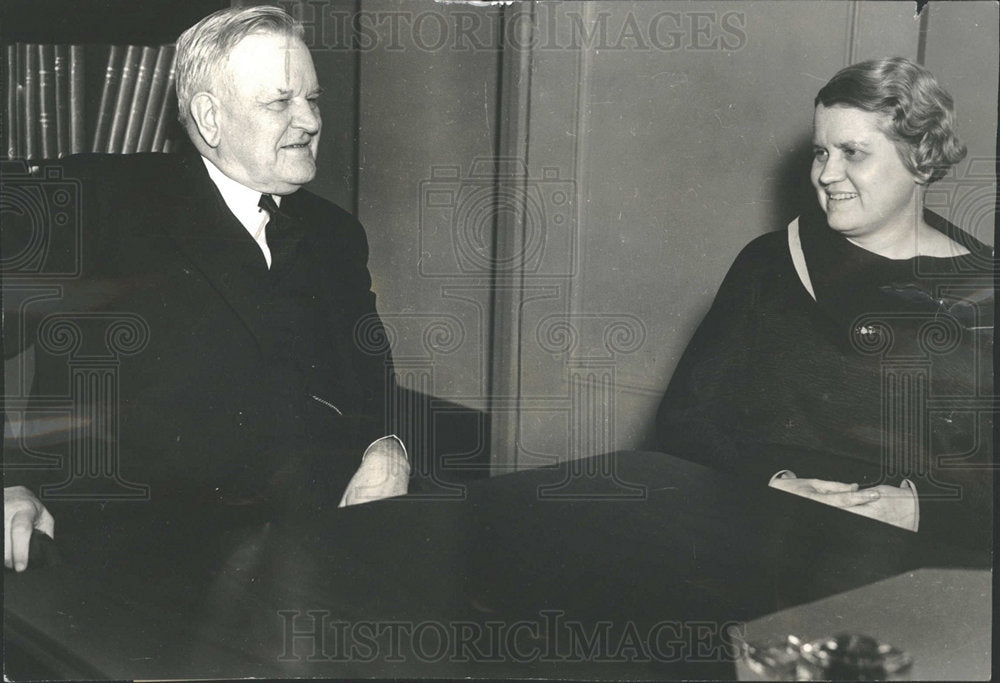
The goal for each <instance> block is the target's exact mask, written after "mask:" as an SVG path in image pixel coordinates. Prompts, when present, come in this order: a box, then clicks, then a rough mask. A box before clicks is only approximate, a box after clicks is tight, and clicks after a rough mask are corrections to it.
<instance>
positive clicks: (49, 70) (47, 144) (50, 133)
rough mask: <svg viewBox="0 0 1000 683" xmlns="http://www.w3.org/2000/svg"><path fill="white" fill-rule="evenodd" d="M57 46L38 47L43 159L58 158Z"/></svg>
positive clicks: (39, 125) (39, 116) (39, 109)
mask: <svg viewBox="0 0 1000 683" xmlns="http://www.w3.org/2000/svg"><path fill="white" fill-rule="evenodd" d="M54 72H55V46H54V45H39V46H38V127H39V129H40V130H41V134H42V158H43V159H53V158H55V156H56V99H55V87H54V86H55V83H54V80H55V79H54V78H53V77H54V76H55V73H54Z"/></svg>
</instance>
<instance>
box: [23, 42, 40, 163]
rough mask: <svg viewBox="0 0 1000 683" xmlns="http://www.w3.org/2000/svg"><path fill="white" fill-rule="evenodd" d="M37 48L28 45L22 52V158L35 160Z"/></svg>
mask: <svg viewBox="0 0 1000 683" xmlns="http://www.w3.org/2000/svg"><path fill="white" fill-rule="evenodd" d="M37 79H38V46H37V45H33V44H30V43H29V44H28V46H27V48H26V49H25V51H24V158H25V159H35V158H37V156H38V148H37V146H36V144H35V141H36V139H37V135H38V86H37V85H36V84H35V81H36V80H37Z"/></svg>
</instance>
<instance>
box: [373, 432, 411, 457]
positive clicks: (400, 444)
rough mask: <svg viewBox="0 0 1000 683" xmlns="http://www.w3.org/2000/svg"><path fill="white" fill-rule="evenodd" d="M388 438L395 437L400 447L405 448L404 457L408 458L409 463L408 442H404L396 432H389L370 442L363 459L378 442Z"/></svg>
mask: <svg viewBox="0 0 1000 683" xmlns="http://www.w3.org/2000/svg"><path fill="white" fill-rule="evenodd" d="M386 439H393V440H394V441H395V442H396V443H398V444H399V447H400V448H402V449H403V457H404V458H406V463H407V464H409V463H410V454H409V453H408V452H407V451H406V444H404V443H403V440H402V439H400V438H399V437H398V436H396V435H395V434H389V435H388V436H383V437H381V438H379V439H375V440H374V441H372V442H371V443H370V444H368V448H366V449H365V454H364V455H363V456H361V460H362V461H364V459H365V456H367V455H368V454H369V453H370V452H371V450H372V448H373V447H374V446H375V445H376V444H379V443H382V442H383V441H385V440H386Z"/></svg>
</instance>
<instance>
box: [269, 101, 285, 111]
mask: <svg viewBox="0 0 1000 683" xmlns="http://www.w3.org/2000/svg"><path fill="white" fill-rule="evenodd" d="M287 106H288V100H287V99H281V100H273V101H271V102H269V103H268V105H267V108H268V109H271V110H272V111H282V110H284V109H285V107H287Z"/></svg>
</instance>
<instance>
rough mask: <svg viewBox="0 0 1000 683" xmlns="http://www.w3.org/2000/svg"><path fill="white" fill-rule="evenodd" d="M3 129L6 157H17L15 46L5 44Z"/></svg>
mask: <svg viewBox="0 0 1000 683" xmlns="http://www.w3.org/2000/svg"><path fill="white" fill-rule="evenodd" d="M5 114H6V120H5V121H4V129H5V130H6V131H7V158H8V159H14V158H16V157H17V46H16V45H8V46H7V109H6V111H5Z"/></svg>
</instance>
